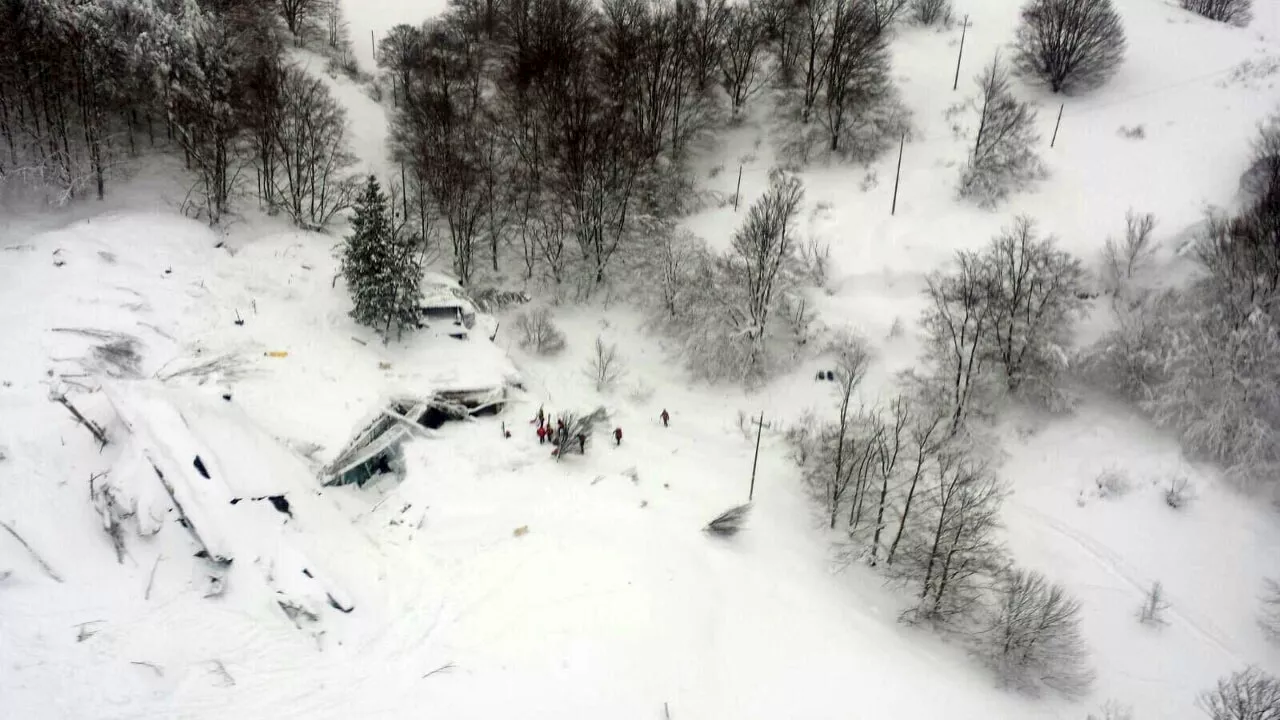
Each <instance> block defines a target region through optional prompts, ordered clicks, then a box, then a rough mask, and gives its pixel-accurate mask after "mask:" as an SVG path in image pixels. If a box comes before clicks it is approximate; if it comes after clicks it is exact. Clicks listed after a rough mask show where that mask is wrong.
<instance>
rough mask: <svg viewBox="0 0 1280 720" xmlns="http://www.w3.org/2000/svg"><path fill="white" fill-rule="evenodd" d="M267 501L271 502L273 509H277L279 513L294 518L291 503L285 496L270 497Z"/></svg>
mask: <svg viewBox="0 0 1280 720" xmlns="http://www.w3.org/2000/svg"><path fill="white" fill-rule="evenodd" d="M267 500H269V501H271V507H273V508H275V509H276V511H277V512H282V513H284V514H285V515H288V516H289V517H293V513H292V512H290V511H289V501H288V500H286V499H285V497H284V496H283V495H268V496H267Z"/></svg>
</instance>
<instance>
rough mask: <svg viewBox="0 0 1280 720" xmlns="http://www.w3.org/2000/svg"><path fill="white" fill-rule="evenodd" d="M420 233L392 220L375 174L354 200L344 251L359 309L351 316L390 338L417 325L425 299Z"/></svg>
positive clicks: (349, 284)
mask: <svg viewBox="0 0 1280 720" xmlns="http://www.w3.org/2000/svg"><path fill="white" fill-rule="evenodd" d="M419 245H420V242H419V239H418V237H417V236H416V235H410V234H407V233H404V232H401V228H398V227H395V226H394V225H393V224H392V219H391V211H390V210H389V209H388V207H387V196H386V195H385V194H383V192H382V188H381V187H379V185H378V180H377V178H375V177H374V176H372V175H370V176H369V180H368V182H367V183H366V184H365V187H364V190H363V191H361V193H360V196H359V198H358V199H357V200H356V203H355V214H354V215H353V217H352V219H351V234H350V235H348V236H347V238H346V245H345V247H344V248H343V254H342V277H343V279H345V280H346V282H347V289H348V290H349V291H350V292H351V300H352V302H353V303H354V304H355V307H354V308H352V310H351V317H353V318H355V320H356V322H358V323H360V324H361V325H368V326H369V327H371V328H373V329H374V330H376V331H378V332H379V333H382V336H383V340H384V342H385V341H387V340H390V338H391V329H392V326H393V325H394V326H395V330H396V338H397V339H399V338H400V337H401V336H402V335H403V334H404V329H405V328H406V327H409V328H413V327H416V326H417V313H418V300H419V299H420V298H421V295H422V292H421V282H422V258H421V256H420V255H419V254H418V252H417V250H418V247H419Z"/></svg>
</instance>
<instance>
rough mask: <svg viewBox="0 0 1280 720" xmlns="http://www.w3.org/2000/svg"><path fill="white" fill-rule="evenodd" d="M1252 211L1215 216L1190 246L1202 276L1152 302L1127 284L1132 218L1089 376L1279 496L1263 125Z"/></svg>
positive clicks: (1279, 190)
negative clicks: (1110, 318)
mask: <svg viewBox="0 0 1280 720" xmlns="http://www.w3.org/2000/svg"><path fill="white" fill-rule="evenodd" d="M1245 189H1246V191H1247V193H1248V198H1249V199H1248V201H1247V202H1246V203H1245V205H1244V207H1243V208H1242V209H1241V210H1240V211H1239V212H1238V213H1236V214H1235V215H1233V216H1228V215H1223V214H1220V213H1214V214H1211V215H1210V216H1209V218H1208V219H1207V220H1206V223H1205V229H1204V232H1203V233H1202V234H1201V235H1200V237H1199V239H1198V240H1197V243H1196V246H1195V251H1196V252H1195V257H1196V259H1197V260H1198V262H1199V264H1200V266H1201V267H1202V269H1203V270H1204V273H1203V274H1202V275H1201V276H1200V277H1199V278H1197V279H1196V280H1195V281H1193V282H1192V284H1191V285H1190V286H1189V287H1186V288H1181V289H1179V290H1177V291H1164V292H1154V291H1148V290H1144V289H1142V288H1143V286H1142V283H1141V282H1140V281H1132V280H1131V276H1132V273H1131V272H1129V271H1128V268H1129V267H1130V266H1131V265H1132V263H1130V262H1128V258H1129V257H1136V258H1137V262H1138V264H1139V265H1141V263H1142V260H1143V258H1144V257H1145V256H1146V255H1147V253H1148V252H1149V250H1147V249H1146V248H1147V247H1148V245H1149V242H1148V241H1145V240H1143V238H1144V236H1148V235H1149V234H1150V231H1151V226H1152V225H1153V223H1154V219H1151V220H1145V221H1144V220H1143V219H1142V218H1141V217H1132V218H1131V219H1130V221H1129V229H1128V232H1127V238H1128V239H1127V240H1126V241H1125V242H1124V243H1123V244H1118V245H1117V250H1118V252H1113V255H1116V256H1118V257H1119V259H1120V263H1118V264H1119V265H1121V267H1122V269H1121V270H1120V271H1118V272H1116V271H1113V272H1112V273H1110V274H1111V275H1112V276H1113V277H1114V278H1115V280H1114V281H1113V283H1114V286H1115V291H1114V294H1113V302H1112V309H1113V311H1114V313H1115V314H1116V318H1117V323H1116V325H1117V327H1116V329H1115V330H1114V331H1113V332H1112V333H1110V334H1109V335H1108V336H1107V337H1105V338H1104V339H1103V340H1102V341H1101V342H1100V343H1099V344H1098V345H1097V346H1095V347H1094V348H1092V349H1091V351H1090V353H1089V360H1090V367H1091V369H1092V370H1093V371H1094V377H1095V378H1096V379H1098V380H1100V381H1101V382H1103V383H1105V385H1106V386H1107V387H1109V388H1110V389H1114V390H1116V391H1118V392H1120V393H1122V394H1123V395H1124V396H1125V397H1128V398H1129V399H1131V400H1132V401H1134V402H1135V403H1137V404H1138V405H1140V406H1141V407H1142V408H1144V409H1145V410H1146V411H1147V412H1149V413H1150V414H1151V416H1152V417H1153V418H1154V419H1155V421H1156V422H1157V423H1159V424H1161V425H1165V426H1167V427H1170V428H1172V429H1174V430H1176V431H1177V432H1178V433H1180V435H1181V437H1182V440H1183V442H1184V444H1185V445H1186V446H1187V447H1188V448H1189V449H1190V450H1192V451H1193V452H1196V453H1198V454H1201V455H1204V456H1206V457H1209V458H1211V459H1213V460H1215V461H1218V462H1222V463H1223V464H1224V465H1226V466H1227V467H1228V471H1229V474H1230V475H1231V476H1232V477H1234V478H1236V479H1237V480H1240V481H1241V482H1243V483H1245V484H1248V485H1253V484H1258V485H1261V486H1262V487H1264V488H1266V489H1268V490H1271V491H1274V489H1275V481H1274V477H1275V468H1276V467H1277V464H1278V463H1280V404H1277V398H1280V373H1278V372H1277V367H1276V363H1275V361H1274V358H1275V357H1276V356H1277V352H1278V351H1280V118H1273V119H1271V120H1270V121H1269V122H1268V123H1266V124H1265V125H1264V126H1263V128H1262V130H1261V132H1260V134H1259V136H1258V139H1257V141H1256V143H1255V146H1254V163H1253V166H1252V169H1251V170H1250V172H1249V173H1248V175H1246V183H1245Z"/></svg>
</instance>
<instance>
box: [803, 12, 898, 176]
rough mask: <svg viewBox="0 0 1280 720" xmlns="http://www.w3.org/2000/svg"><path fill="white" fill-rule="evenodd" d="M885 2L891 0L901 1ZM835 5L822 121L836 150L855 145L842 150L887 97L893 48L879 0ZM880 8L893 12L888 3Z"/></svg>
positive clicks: (828, 47) (829, 39)
mask: <svg viewBox="0 0 1280 720" xmlns="http://www.w3.org/2000/svg"><path fill="white" fill-rule="evenodd" d="M880 2H881V3H882V4H888V3H891V2H892V3H896V2H898V0H880ZM831 7H832V10H831V14H832V17H831V27H830V33H829V38H828V46H827V49H826V52H827V59H826V62H825V67H826V74H825V77H824V81H825V87H824V89H823V94H822V105H823V113H822V115H821V116H820V119H821V121H822V124H823V126H824V127H825V128H826V130H827V133H828V135H829V137H830V149H831V151H832V152H838V151H840V150H842V149H845V150H849V149H853V148H843V147H842V146H841V141H842V140H843V141H844V142H845V143H846V144H847V143H849V142H850V137H849V136H850V135H851V134H852V133H851V131H852V130H853V129H855V127H856V126H857V125H858V124H859V123H860V121H861V119H862V117H864V116H866V115H867V114H868V113H870V112H872V111H873V110H875V109H876V107H877V106H879V105H880V104H882V103H884V102H885V100H886V98H887V95H888V93H889V91H890V82H889V48H888V42H887V40H886V39H885V37H884V35H883V32H882V31H883V29H884V28H883V26H882V25H881V24H880V21H881V19H880V18H878V17H877V15H876V9H875V8H876V3H875V2H872V3H869V4H868V3H865V2H860V1H859V0H832V3H831ZM881 9H882V10H883V11H885V12H888V10H889V8H888V7H882V8H881ZM895 12H896V11H895ZM876 149H878V148H876Z"/></svg>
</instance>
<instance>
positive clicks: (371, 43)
mask: <svg viewBox="0 0 1280 720" xmlns="http://www.w3.org/2000/svg"><path fill="white" fill-rule="evenodd" d="M966 17H967V16H966ZM369 50H370V51H372V52H373V64H374V65H377V64H378V44H377V43H376V42H374V41H373V31H372V30H370V31H369Z"/></svg>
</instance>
